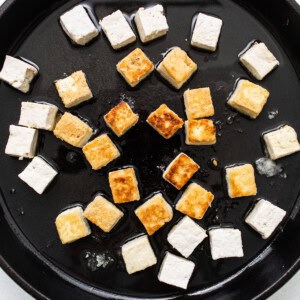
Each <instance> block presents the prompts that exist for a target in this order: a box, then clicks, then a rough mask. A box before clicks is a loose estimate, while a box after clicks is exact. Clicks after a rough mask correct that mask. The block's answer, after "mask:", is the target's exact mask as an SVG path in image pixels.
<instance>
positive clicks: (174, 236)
mask: <svg viewBox="0 0 300 300" xmlns="http://www.w3.org/2000/svg"><path fill="white" fill-rule="evenodd" d="M206 237H207V234H206V232H205V230H204V229H203V228H202V227H200V226H199V225H198V224H196V223H195V222H194V221H193V220H192V219H190V218H189V217H187V216H186V217H184V218H182V219H181V220H180V221H179V222H178V223H177V224H176V225H174V227H173V228H172V229H171V231H170V232H169V234H168V237H167V239H168V242H169V243H170V244H171V245H172V246H173V247H174V248H175V249H176V250H177V251H178V252H179V253H180V254H181V255H183V256H184V257H186V258H187V257H189V256H190V255H191V254H192V253H193V252H194V250H195V248H196V247H197V246H198V245H199V244H200V243H201V242H202V241H203V240H204V239H205V238H206Z"/></svg>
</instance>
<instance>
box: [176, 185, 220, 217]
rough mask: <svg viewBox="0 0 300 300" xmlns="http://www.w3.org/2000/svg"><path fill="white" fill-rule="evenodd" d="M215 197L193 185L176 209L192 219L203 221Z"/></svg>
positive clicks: (186, 191) (183, 195)
mask: <svg viewBox="0 0 300 300" xmlns="http://www.w3.org/2000/svg"><path fill="white" fill-rule="evenodd" d="M213 200H214V195H213V194H212V193H211V192H209V191H207V190H206V189H204V188H203V187H201V186H200V185H199V184H197V183H194V182H193V183H191V184H190V185H189V186H188V187H187V189H186V190H185V191H184V193H183V194H182V196H181V197H180V199H179V201H178V202H177V204H176V209H177V210H179V211H180V212H182V213H183V214H186V215H188V216H189V217H191V218H195V219H198V220H200V219H202V218H203V216H204V214H205V212H206V211H207V209H208V207H209V206H210V204H211V202H212V201H213Z"/></svg>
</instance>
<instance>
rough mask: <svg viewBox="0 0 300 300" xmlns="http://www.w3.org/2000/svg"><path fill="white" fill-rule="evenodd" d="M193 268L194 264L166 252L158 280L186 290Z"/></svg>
mask: <svg viewBox="0 0 300 300" xmlns="http://www.w3.org/2000/svg"><path fill="white" fill-rule="evenodd" d="M194 268H195V263H194V262H192V261H190V260H188V259H185V258H182V257H179V256H177V255H174V254H172V253H170V252H167V253H166V255H165V257H164V260H163V262H162V264H161V266H160V270H159V273H158V280H159V281H161V282H164V283H167V284H169V285H173V286H177V287H179V288H182V289H186V288H187V286H188V284H189V281H190V278H191V276H192V274H193V271H194Z"/></svg>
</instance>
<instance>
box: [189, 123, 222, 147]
mask: <svg viewBox="0 0 300 300" xmlns="http://www.w3.org/2000/svg"><path fill="white" fill-rule="evenodd" d="M216 131H217V130H216V126H215V125H214V123H213V121H212V120H209V119H201V120H187V121H185V143H186V144H187V145H213V144H215V143H216V141H217V138H216Z"/></svg>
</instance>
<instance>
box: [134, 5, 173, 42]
mask: <svg viewBox="0 0 300 300" xmlns="http://www.w3.org/2000/svg"><path fill="white" fill-rule="evenodd" d="M134 21H135V24H136V27H137V29H138V32H139V35H140V39H141V41H142V42H143V43H147V42H149V41H152V40H154V39H157V38H159V37H161V36H163V35H165V34H167V32H168V30H169V26H168V23H167V19H166V17H165V15H164V8H163V7H162V5H155V6H152V7H149V8H146V9H144V7H141V8H139V10H138V11H137V13H136V15H135V17H134Z"/></svg>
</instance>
